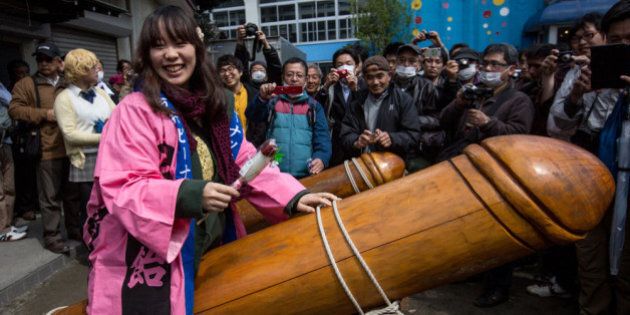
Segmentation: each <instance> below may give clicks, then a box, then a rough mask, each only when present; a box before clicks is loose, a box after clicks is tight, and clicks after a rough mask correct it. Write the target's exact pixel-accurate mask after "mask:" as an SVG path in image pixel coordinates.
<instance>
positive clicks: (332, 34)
mask: <svg viewBox="0 0 630 315" xmlns="http://www.w3.org/2000/svg"><path fill="white" fill-rule="evenodd" d="M336 22H337V21H328V40H334V39H337V26H336V24H337V23H336Z"/></svg>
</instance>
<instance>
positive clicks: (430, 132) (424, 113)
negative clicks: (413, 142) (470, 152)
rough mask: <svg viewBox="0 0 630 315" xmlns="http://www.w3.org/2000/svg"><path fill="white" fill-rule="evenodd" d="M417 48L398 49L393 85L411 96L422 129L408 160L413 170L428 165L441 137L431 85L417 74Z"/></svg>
mask: <svg viewBox="0 0 630 315" xmlns="http://www.w3.org/2000/svg"><path fill="white" fill-rule="evenodd" d="M420 54H421V52H420V48H418V46H416V45H412V44H408V45H403V46H400V47H399V48H398V52H397V55H396V70H395V74H394V80H393V81H394V82H393V83H394V85H395V86H396V87H397V88H400V89H401V90H402V91H403V92H406V93H407V94H408V95H409V96H411V99H412V104H414V106H415V107H416V112H417V113H418V122H419V123H420V127H421V129H422V131H423V133H422V135H421V138H420V142H419V147H418V148H417V151H418V154H419V156H417V157H416V158H414V159H412V160H410V161H409V163H408V164H409V165H408V167H407V168H408V169H409V170H410V171H416V170H419V169H422V168H424V167H427V166H429V165H430V164H431V162H432V161H433V159H434V158H435V155H436V154H437V153H438V152H439V148H440V147H441V145H442V144H443V140H444V136H443V132H442V131H441V128H440V121H439V120H438V116H439V110H438V109H437V108H436V105H435V102H436V96H435V88H434V87H433V84H432V83H431V82H430V81H429V80H427V79H425V78H423V77H421V76H419V75H418V70H419V69H420Z"/></svg>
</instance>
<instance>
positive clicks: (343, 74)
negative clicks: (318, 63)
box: [335, 69, 348, 79]
mask: <svg viewBox="0 0 630 315" xmlns="http://www.w3.org/2000/svg"><path fill="white" fill-rule="evenodd" d="M335 72H337V75H338V76H339V79H343V78H345V77H347V76H348V70H346V69H339V70H337V71H335Z"/></svg>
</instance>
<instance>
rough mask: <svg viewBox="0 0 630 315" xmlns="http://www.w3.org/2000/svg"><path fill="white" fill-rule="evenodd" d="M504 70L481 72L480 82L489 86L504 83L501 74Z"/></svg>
mask: <svg viewBox="0 0 630 315" xmlns="http://www.w3.org/2000/svg"><path fill="white" fill-rule="evenodd" d="M502 74H503V72H486V71H480V72H479V82H481V83H482V84H484V85H486V86H488V87H497V86H499V85H501V84H503V80H501V75H502Z"/></svg>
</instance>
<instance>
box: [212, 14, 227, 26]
mask: <svg viewBox="0 0 630 315" xmlns="http://www.w3.org/2000/svg"><path fill="white" fill-rule="evenodd" d="M212 16H213V17H214V21H215V23H216V25H217V27H224V26H228V25H229V21H228V13H227V12H215V13H212Z"/></svg>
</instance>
